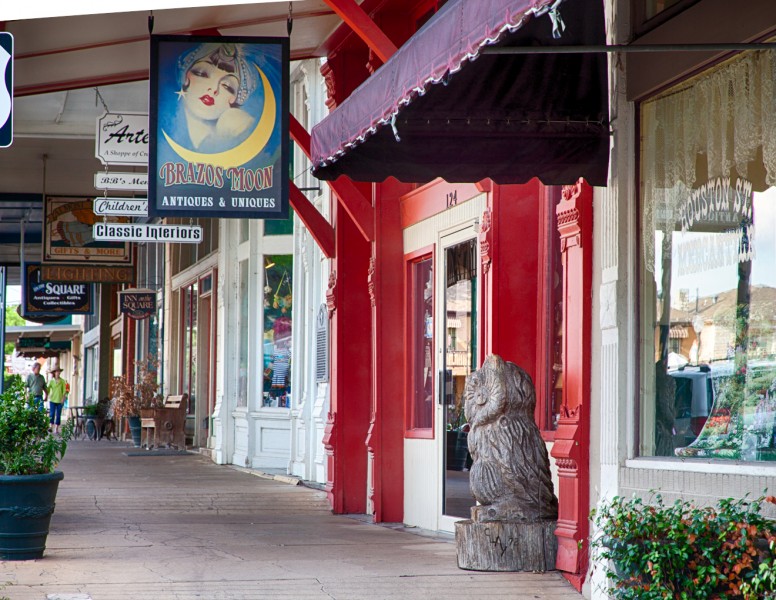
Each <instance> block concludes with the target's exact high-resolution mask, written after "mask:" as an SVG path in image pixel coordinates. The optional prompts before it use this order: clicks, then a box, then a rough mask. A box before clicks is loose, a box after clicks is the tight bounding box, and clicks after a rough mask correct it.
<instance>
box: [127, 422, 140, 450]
mask: <svg viewBox="0 0 776 600" xmlns="http://www.w3.org/2000/svg"><path fill="white" fill-rule="evenodd" d="M127 421H129V431H130V433H131V434H132V443H133V444H134V445H135V448H140V435H141V433H142V432H143V429H142V427H141V426H140V417H137V416H135V417H127Z"/></svg>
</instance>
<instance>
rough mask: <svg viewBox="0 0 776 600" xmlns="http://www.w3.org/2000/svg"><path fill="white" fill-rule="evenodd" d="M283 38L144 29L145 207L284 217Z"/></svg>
mask: <svg viewBox="0 0 776 600" xmlns="http://www.w3.org/2000/svg"><path fill="white" fill-rule="evenodd" d="M288 48H289V47H288V39H287V38H241V37H198V36H151V76H150V85H151V115H150V127H151V131H152V132H153V135H152V136H151V146H150V161H149V167H148V170H149V176H150V181H149V187H148V200H149V214H151V215H154V216H161V217H180V216H184V217H219V218H235V219H238V218H239V219H244V218H257V219H285V218H288V143H289V142H288V140H289V134H288V110H289V109H288V86H289V83H288V56H289V49H288Z"/></svg>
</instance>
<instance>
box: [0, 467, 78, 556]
mask: <svg viewBox="0 0 776 600" xmlns="http://www.w3.org/2000/svg"><path fill="white" fill-rule="evenodd" d="M63 477H64V473H62V471H54V472H53V473H46V474H44V475H0V560H29V559H34V558H41V557H42V556H43V551H44V550H45V549H46V537H47V536H48V532H49V523H50V522H51V515H52V514H53V512H54V500H55V499H56V496H57V488H58V487H59V482H60V481H61V480H62V478H63Z"/></svg>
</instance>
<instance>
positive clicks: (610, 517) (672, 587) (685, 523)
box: [590, 494, 776, 600]
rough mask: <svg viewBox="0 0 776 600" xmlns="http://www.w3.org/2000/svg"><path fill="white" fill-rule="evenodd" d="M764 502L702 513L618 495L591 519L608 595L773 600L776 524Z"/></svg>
mask: <svg viewBox="0 0 776 600" xmlns="http://www.w3.org/2000/svg"><path fill="white" fill-rule="evenodd" d="M763 502H770V503H774V504H776V497H774V496H768V497H761V498H758V499H757V500H753V501H748V500H746V499H743V500H734V499H731V498H728V499H723V500H720V501H719V503H718V505H717V506H716V507H710V506H709V507H704V508H699V507H696V506H694V505H693V504H691V503H690V502H687V501H682V500H677V501H676V502H674V503H673V504H671V505H666V504H665V503H664V502H663V498H662V496H660V494H655V495H654V496H653V498H652V499H651V503H649V504H648V503H645V502H643V501H642V499H641V498H637V497H635V496H634V497H633V498H631V499H630V500H626V499H624V498H621V497H619V496H617V497H615V498H614V499H613V500H612V501H611V502H606V503H604V504H603V505H602V506H601V507H600V508H599V509H598V510H594V511H592V513H591V515H590V517H591V519H592V520H593V522H594V524H595V525H596V527H597V528H598V529H599V531H600V534H599V535H598V536H597V537H596V538H595V539H594V540H593V541H592V543H591V547H592V548H593V556H594V559H595V560H596V561H599V562H600V561H603V563H604V564H605V567H604V568H605V573H606V577H607V579H608V580H609V582H610V590H609V591H610V593H611V596H612V597H613V598H615V599H618V600H631V599H639V600H658V599H664V598H673V599H677V600H704V599H708V600H717V599H722V598H738V599H742V600H758V599H762V598H776V521H772V520H769V519H767V518H765V517H763V516H762V514H761V512H760V509H761V507H762V504H763Z"/></svg>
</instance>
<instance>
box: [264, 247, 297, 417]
mask: <svg viewBox="0 0 776 600" xmlns="http://www.w3.org/2000/svg"><path fill="white" fill-rule="evenodd" d="M264 272H265V280H264V328H263V331H264V337H263V340H264V363H263V367H264V378H263V380H264V384H263V389H262V406H265V407H273V408H289V407H290V406H291V322H292V321H291V305H292V302H293V290H292V282H291V275H292V256H291V255H289V254H281V255H267V256H265V257H264Z"/></svg>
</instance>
